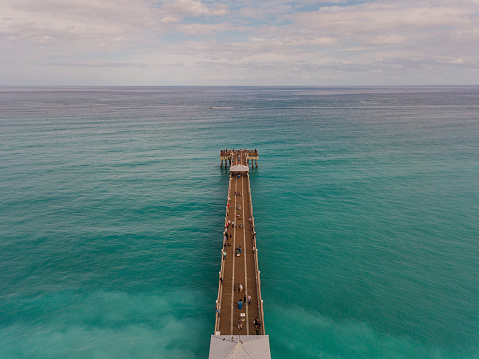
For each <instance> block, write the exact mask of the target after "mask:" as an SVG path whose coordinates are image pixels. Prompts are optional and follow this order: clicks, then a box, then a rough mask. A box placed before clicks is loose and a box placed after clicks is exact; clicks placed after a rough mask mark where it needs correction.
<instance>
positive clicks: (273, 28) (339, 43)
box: [0, 0, 479, 86]
mask: <svg viewBox="0 0 479 359" xmlns="http://www.w3.org/2000/svg"><path fill="white" fill-rule="evenodd" d="M0 19H1V20H0V85H158V86H163V85H314V86H321V85H436V84H479V67H478V65H479V0H443V1H441V0H426V1H421V0H414V1H411V0H389V1H343V0H336V1H334V0H333V1H313V0H303V1H294V0H292V1H287V0H234V1H233V0H232V1H229V0H224V1H206V0H176V1H174V0H165V1H156V0H0Z"/></svg>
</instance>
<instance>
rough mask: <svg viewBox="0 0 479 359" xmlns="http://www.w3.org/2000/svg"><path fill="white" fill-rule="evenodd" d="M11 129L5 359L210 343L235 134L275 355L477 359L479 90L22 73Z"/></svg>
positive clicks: (14, 92) (127, 353)
mask: <svg viewBox="0 0 479 359" xmlns="http://www.w3.org/2000/svg"><path fill="white" fill-rule="evenodd" d="M211 106H214V107H215V108H214V109H212V108H210V107H211ZM0 125H1V131H0V151H1V161H0V173H1V176H0V194H1V199H2V200H1V201H0V238H1V240H0V266H1V267H0V270H1V273H2V275H1V276H0V358H65V357H68V358H205V357H207V356H208V350H209V337H210V335H211V334H213V330H214V319H215V299H216V294H217V278H218V271H219V266H220V248H221V240H222V235H221V232H222V223H223V218H224V206H225V203H226V192H227V186H228V173H227V171H225V170H221V169H220V168H219V151H220V149H223V148H228V149H230V148H250V149H258V151H259V155H260V160H259V161H258V164H259V167H258V169H254V170H252V171H251V189H252V194H253V206H254V213H255V224H256V228H257V232H258V236H257V238H258V246H259V254H260V257H259V259H260V270H261V278H262V295H263V299H264V303H265V329H266V332H267V334H269V335H270V343H271V352H272V356H273V357H274V358H291V357H298V358H479V339H478V338H479V276H478V273H479V245H478V242H477V241H478V239H479V221H478V213H479V194H478V188H479V145H478V143H479V141H478V140H477V139H478V138H479V88H478V87H456V88H454V87H445V88H438V87H428V88H254V87H252V88H234V87H233V88H219V87H217V88H216V87H211V88H208V87H205V88H181V87H179V88H5V87H4V88H0Z"/></svg>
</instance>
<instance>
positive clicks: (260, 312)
mask: <svg viewBox="0 0 479 359" xmlns="http://www.w3.org/2000/svg"><path fill="white" fill-rule="evenodd" d="M248 192H249V204H250V210H251V231H252V237H253V248H254V251H255V252H254V266H255V272H256V290H257V293H258V311H259V314H260V320H261V322H262V323H263V325H262V326H261V330H260V334H262V335H264V334H265V329H264V311H263V299H261V279H260V274H261V272H260V271H259V266H258V247H256V231H255V226H254V215H253V199H252V195H251V185H250V181H249V174H248Z"/></svg>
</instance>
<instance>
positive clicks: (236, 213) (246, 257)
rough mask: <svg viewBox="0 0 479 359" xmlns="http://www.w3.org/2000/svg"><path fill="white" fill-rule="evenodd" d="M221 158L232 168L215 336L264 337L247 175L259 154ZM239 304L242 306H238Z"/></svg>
mask: <svg viewBox="0 0 479 359" xmlns="http://www.w3.org/2000/svg"><path fill="white" fill-rule="evenodd" d="M220 158H221V160H222V161H221V162H222V163H223V160H224V161H225V166H226V164H227V161H228V162H229V163H230V166H231V167H230V178H229V188H228V198H227V205H226V216H225V230H224V232H223V249H222V253H221V271H220V273H219V277H220V278H219V288H218V299H217V303H216V304H217V314H216V322H215V335H216V336H218V335H221V336H223V335H235V336H236V335H241V336H245V335H248V336H250V335H265V330H264V318H263V316H264V315H263V301H262V299H261V282H260V272H259V270H258V249H257V246H256V232H255V226H254V217H253V206H252V198H251V188H250V182H249V172H248V163H249V161H250V160H251V164H252V165H253V163H254V160H257V159H258V152H257V151H256V150H254V151H248V150H237V151H234V152H233V151H221V154H220ZM256 165H257V164H256ZM240 248H241V250H240ZM224 252H226V255H224ZM240 301H241V302H242V304H241V305H238V302H240ZM218 312H219V313H218ZM258 323H259V324H258Z"/></svg>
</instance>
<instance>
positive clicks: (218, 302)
mask: <svg viewBox="0 0 479 359" xmlns="http://www.w3.org/2000/svg"><path fill="white" fill-rule="evenodd" d="M231 183H232V178H231V176H230V179H229V184H228V197H227V200H226V213H225V224H224V228H226V223H227V222H228V215H229V208H228V204H229V202H230V200H231ZM225 236H226V231H223V246H222V247H221V270H220V271H219V278H218V297H217V298H216V309H218V310H219V312H220V313H221V295H222V293H223V282H222V281H223V278H224V274H225V261H224V260H223V250H224V248H225V243H226V240H225ZM219 319H220V316H219V315H218V313H216V320H215V334H216V332H219V329H220V327H219Z"/></svg>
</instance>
